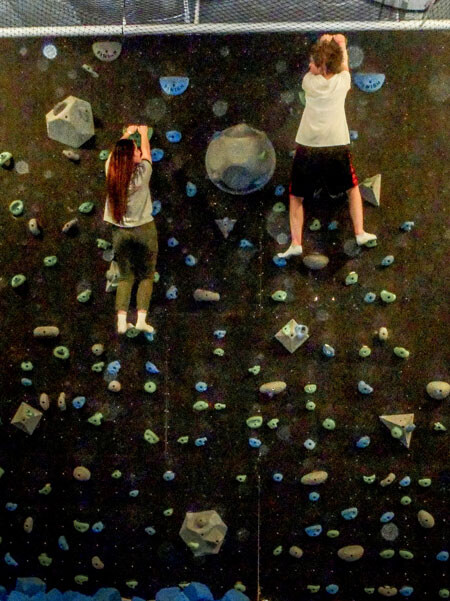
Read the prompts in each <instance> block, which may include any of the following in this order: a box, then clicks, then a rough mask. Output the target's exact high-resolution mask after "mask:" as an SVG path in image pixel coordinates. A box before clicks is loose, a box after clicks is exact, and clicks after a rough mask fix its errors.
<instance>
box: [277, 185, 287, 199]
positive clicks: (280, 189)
mask: <svg viewBox="0 0 450 601" xmlns="http://www.w3.org/2000/svg"><path fill="white" fill-rule="evenodd" d="M284 192H285V188H284V186H282V185H281V184H278V186H277V187H276V188H275V196H283V194H284Z"/></svg>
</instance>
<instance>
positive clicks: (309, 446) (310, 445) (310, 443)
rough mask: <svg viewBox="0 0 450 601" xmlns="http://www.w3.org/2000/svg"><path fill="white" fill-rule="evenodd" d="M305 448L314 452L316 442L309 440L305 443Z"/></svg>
mask: <svg viewBox="0 0 450 601" xmlns="http://www.w3.org/2000/svg"><path fill="white" fill-rule="evenodd" d="M303 446H304V447H305V449H308V451H312V450H313V449H314V448H315V447H316V443H315V442H314V440H312V438H307V439H306V440H305V442H304V443H303Z"/></svg>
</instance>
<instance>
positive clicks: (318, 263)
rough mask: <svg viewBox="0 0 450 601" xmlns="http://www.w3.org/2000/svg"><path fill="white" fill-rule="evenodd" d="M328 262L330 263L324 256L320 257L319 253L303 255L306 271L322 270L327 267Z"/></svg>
mask: <svg viewBox="0 0 450 601" xmlns="http://www.w3.org/2000/svg"><path fill="white" fill-rule="evenodd" d="M329 261H330V259H329V258H328V257H327V256H326V255H321V254H319V253H317V254H311V255H305V256H304V257H303V264H304V265H305V266H306V267H307V268H308V269H312V270H319V269H323V268H324V267H326V266H327V265H328V263H329Z"/></svg>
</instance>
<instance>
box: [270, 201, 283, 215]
mask: <svg viewBox="0 0 450 601" xmlns="http://www.w3.org/2000/svg"><path fill="white" fill-rule="evenodd" d="M272 211H273V212H274V213H284V212H285V211H286V205H285V204H284V202H281V201H280V202H276V203H275V204H274V205H273V207H272Z"/></svg>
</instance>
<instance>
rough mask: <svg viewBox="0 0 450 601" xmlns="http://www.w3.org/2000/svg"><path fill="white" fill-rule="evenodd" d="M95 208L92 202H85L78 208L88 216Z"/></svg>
mask: <svg viewBox="0 0 450 601" xmlns="http://www.w3.org/2000/svg"><path fill="white" fill-rule="evenodd" d="M93 208H94V203H93V202H90V201H89V202H83V203H82V204H80V206H79V207H78V211H79V212H80V213H84V214H85V215H88V214H89V213H92V210H93Z"/></svg>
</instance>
